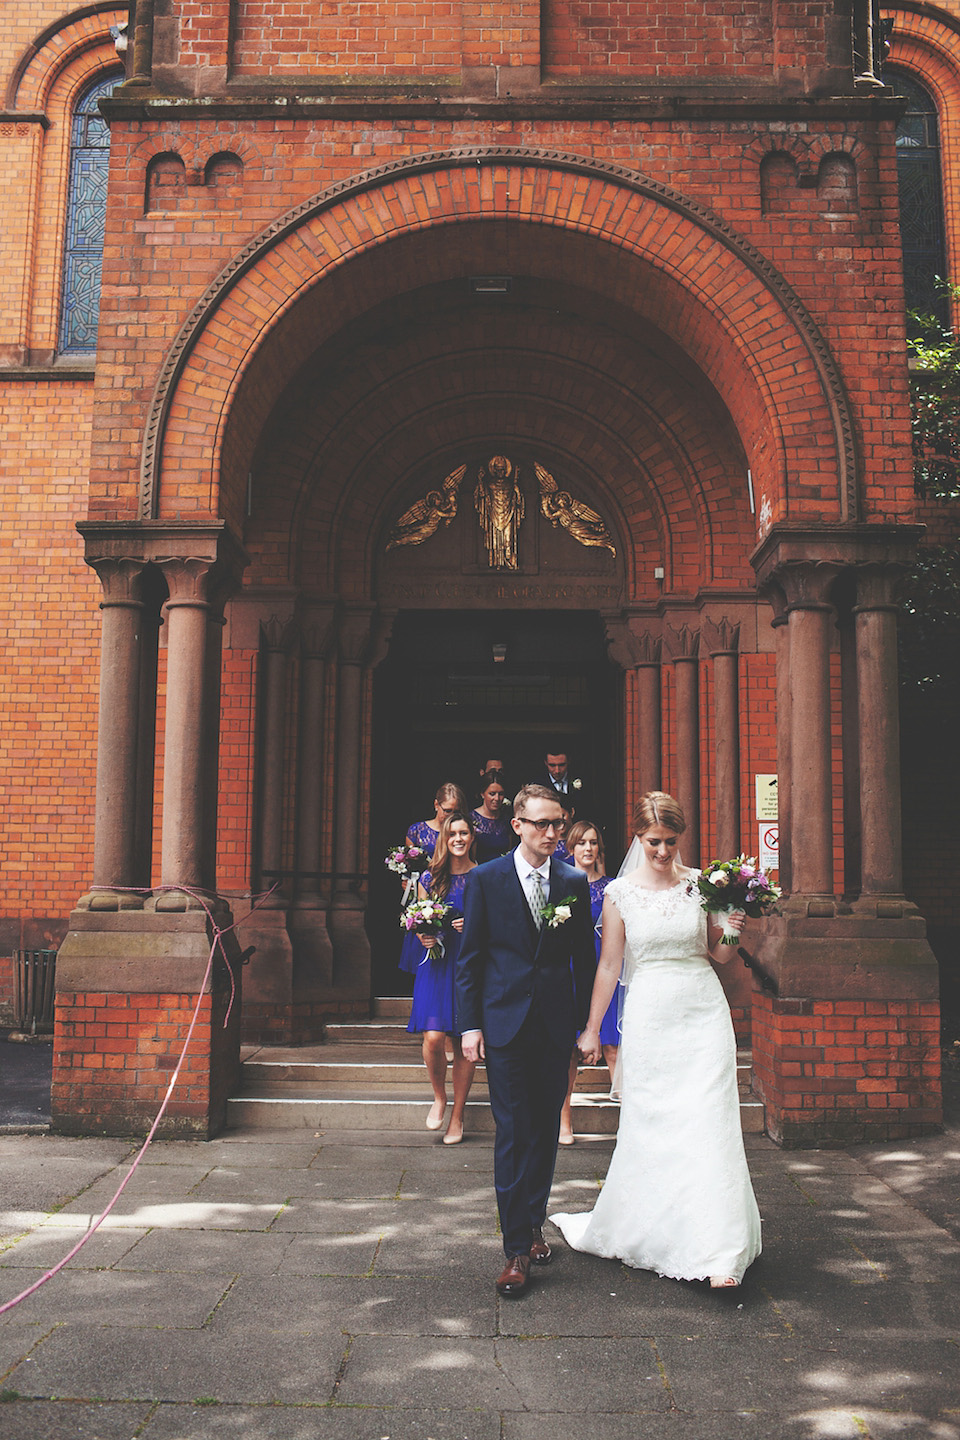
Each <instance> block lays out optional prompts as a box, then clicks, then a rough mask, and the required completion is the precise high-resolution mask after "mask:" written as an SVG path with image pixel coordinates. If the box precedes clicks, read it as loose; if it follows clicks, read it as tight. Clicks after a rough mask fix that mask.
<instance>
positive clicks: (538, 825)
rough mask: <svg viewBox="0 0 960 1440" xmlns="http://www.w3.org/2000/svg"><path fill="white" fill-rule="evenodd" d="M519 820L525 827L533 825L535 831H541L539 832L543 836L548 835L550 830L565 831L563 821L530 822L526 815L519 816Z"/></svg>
mask: <svg viewBox="0 0 960 1440" xmlns="http://www.w3.org/2000/svg"><path fill="white" fill-rule="evenodd" d="M517 819H518V820H519V821H520V822H521V824H523V825H532V826H533V828H534V830H539V831H540V834H541V835H544V834H546V832H547V831H548V830H562V829H563V821H562V820H528V819H527V817H526V815H518V816H517Z"/></svg>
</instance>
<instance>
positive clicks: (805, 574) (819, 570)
mask: <svg viewBox="0 0 960 1440" xmlns="http://www.w3.org/2000/svg"><path fill="white" fill-rule="evenodd" d="M845 568H846V567H845V566H844V565H841V564H838V563H837V562H835V561H832V560H788V561H787V562H786V563H785V564H784V565H782V566H780V567H779V568H778V570H777V572H776V578H777V581H778V582H779V584H780V588H781V589H782V591H783V595H784V599H785V600H786V606H787V611H788V612H789V611H791V610H833V608H834V605H833V599H832V593H831V592H832V590H833V586H834V583H835V581H836V579H837V577H838V576H839V575H840V574H842V572H843V570H844V569H845Z"/></svg>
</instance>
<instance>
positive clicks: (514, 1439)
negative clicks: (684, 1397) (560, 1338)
mask: <svg viewBox="0 0 960 1440" xmlns="http://www.w3.org/2000/svg"><path fill="white" fill-rule="evenodd" d="M566 1419H568V1417H560V1416H557V1415H549V1414H548V1415H543V1414H537V1415H514V1414H510V1415H505V1416H504V1422H503V1440H559V1437H560V1436H563V1440H566V1435H565V1432H564V1421H565V1420H566ZM590 1419H591V1417H588V1416H584V1429H583V1430H582V1431H581V1432H580V1433H581V1434H586V1433H587V1430H586V1427H587V1425H588V1424H589V1422H590ZM558 1422H559V1423H558ZM769 1425H770V1417H769V1416H768V1415H717V1414H713V1415H710V1416H709V1417H705V1416H702V1415H695V1416H690V1415H679V1414H674V1413H668V1414H664V1413H662V1412H660V1411H655V1412H654V1413H652V1414H651V1413H649V1412H648V1413H646V1414H644V1413H640V1412H637V1413H634V1414H632V1415H611V1414H610V1413H609V1412H606V1413H604V1415H603V1417H602V1418H599V1417H597V1418H596V1420H595V1429H594V1431H593V1433H594V1434H596V1435H597V1436H598V1437H600V1436H602V1440H773V1432H772V1431H771V1430H770V1428H769ZM778 1440H779V1436H778ZM823 1440H826V1437H823ZM830 1440H832V1434H831V1436H830ZM858 1440H863V1436H862V1435H860V1436H858Z"/></svg>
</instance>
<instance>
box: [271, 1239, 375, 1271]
mask: <svg viewBox="0 0 960 1440" xmlns="http://www.w3.org/2000/svg"><path fill="white" fill-rule="evenodd" d="M380 1242H381V1236H380V1233H379V1231H377V1230H361V1231H358V1232H357V1233H356V1234H354V1235H328V1234H320V1235H293V1234H291V1236H290V1246H289V1249H288V1250H287V1251H286V1253H285V1255H284V1258H283V1260H282V1261H281V1264H280V1268H279V1271H278V1273H279V1274H280V1275H281V1276H292V1275H306V1276H310V1275H313V1276H325V1275H344V1276H352V1277H357V1276H361V1275H372V1274H373V1267H374V1264H375V1262H376V1258H377V1251H378V1250H379V1248H380Z"/></svg>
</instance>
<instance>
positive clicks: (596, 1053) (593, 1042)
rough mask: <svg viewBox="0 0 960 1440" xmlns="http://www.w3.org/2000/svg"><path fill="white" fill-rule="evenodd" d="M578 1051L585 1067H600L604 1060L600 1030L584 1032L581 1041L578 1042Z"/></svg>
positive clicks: (581, 1033) (581, 1034)
mask: <svg viewBox="0 0 960 1440" xmlns="http://www.w3.org/2000/svg"><path fill="white" fill-rule="evenodd" d="M577 1049H578V1050H579V1051H580V1055H581V1057H582V1059H583V1063H584V1065H599V1064H600V1061H601V1059H602V1058H603V1047H602V1046H601V1044H600V1032H599V1031H598V1030H582V1031H581V1032H580V1039H579V1040H578V1041H577Z"/></svg>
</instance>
